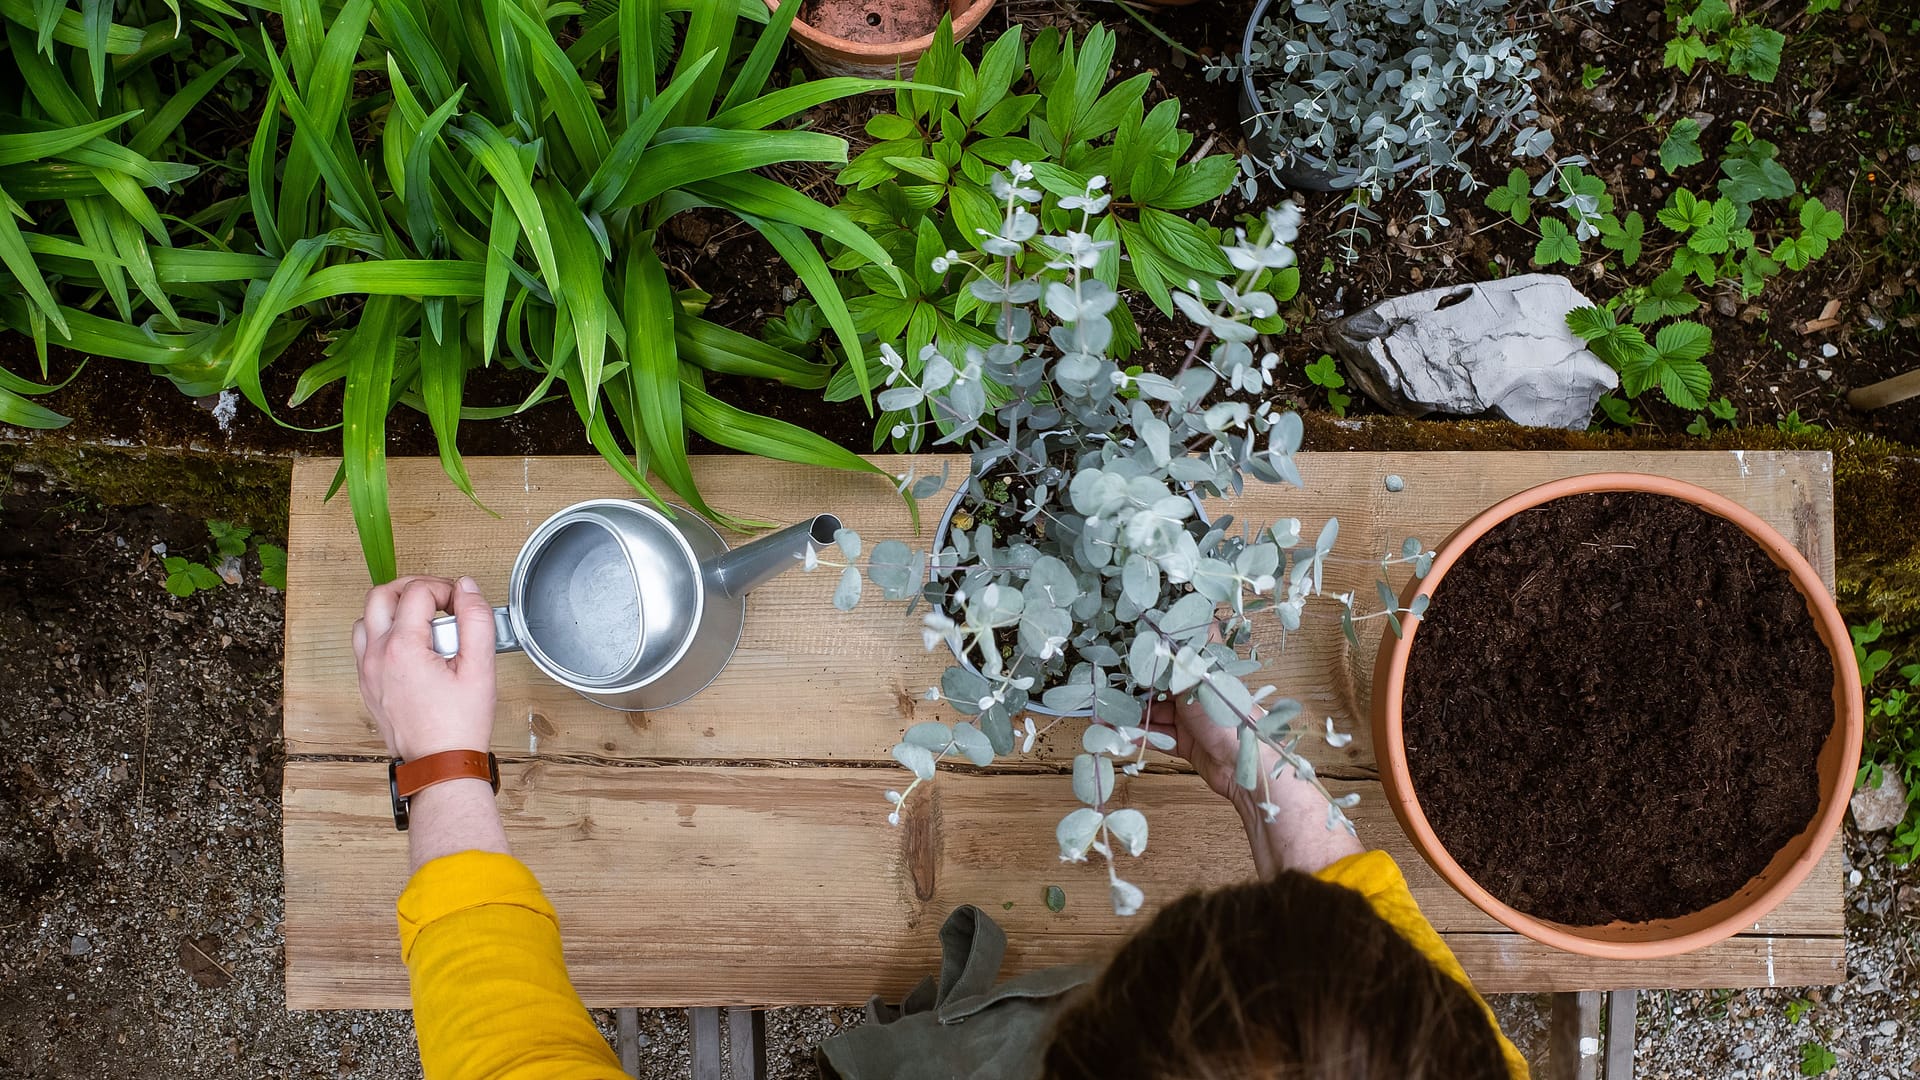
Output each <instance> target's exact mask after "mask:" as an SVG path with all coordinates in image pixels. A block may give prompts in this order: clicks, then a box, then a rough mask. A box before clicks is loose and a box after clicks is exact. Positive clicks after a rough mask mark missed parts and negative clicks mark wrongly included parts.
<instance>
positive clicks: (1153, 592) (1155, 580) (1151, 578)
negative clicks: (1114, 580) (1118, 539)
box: [1120, 552, 1160, 610]
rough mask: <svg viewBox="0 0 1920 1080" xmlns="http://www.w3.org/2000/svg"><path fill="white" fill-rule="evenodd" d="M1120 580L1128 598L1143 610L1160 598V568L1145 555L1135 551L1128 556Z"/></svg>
mask: <svg viewBox="0 0 1920 1080" xmlns="http://www.w3.org/2000/svg"><path fill="white" fill-rule="evenodd" d="M1120 581H1121V585H1122V588H1123V589H1124V590H1125V592H1126V596H1127V599H1129V600H1131V601H1133V603H1134V605H1135V606H1137V607H1139V608H1141V609H1142V610H1144V609H1146V608H1150V607H1152V606H1153V605H1154V604H1155V602H1157V601H1158V600H1159V599H1160V568H1159V567H1158V566H1157V565H1155V564H1154V562H1153V560H1152V559H1149V558H1147V557H1146V556H1145V555H1142V554H1140V553H1138V552H1135V553H1134V554H1131V555H1128V556H1127V561H1126V565H1125V566H1124V567H1123V568H1122V569H1121V574H1120Z"/></svg>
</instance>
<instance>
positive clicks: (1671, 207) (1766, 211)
mask: <svg viewBox="0 0 1920 1080" xmlns="http://www.w3.org/2000/svg"><path fill="white" fill-rule="evenodd" d="M1700 136H1701V129H1700V125H1699V123H1698V122H1697V121H1695V120H1693V119H1683V120H1680V121H1677V122H1676V123H1674V124H1673V125H1672V126H1671V127H1670V128H1669V129H1668V131H1667V134H1666V136H1665V138H1664V140H1663V142H1662V143H1661V146H1660V160H1661V163H1662V167H1663V168H1664V169H1665V170H1666V171H1667V172H1668V174H1669V175H1673V174H1676V173H1678V172H1680V171H1681V170H1683V169H1687V168H1690V167H1692V166H1696V165H1700V164H1702V163H1704V162H1705V161H1706V160H1707V155H1706V152H1705V151H1704V150H1703V149H1702V148H1701V145H1700ZM1778 155H1779V151H1778V148H1777V147H1775V146H1774V144H1773V143H1771V142H1768V141H1767V140H1765V139H1761V138H1758V137H1756V136H1755V135H1754V133H1753V131H1752V129H1751V128H1749V127H1748V126H1747V125H1746V124H1745V123H1743V122H1739V121H1736V122H1735V123H1734V124H1733V125H1732V134H1731V135H1730V137H1729V139H1728V142H1727V145H1726V148H1725V149H1724V151H1723V152H1722V153H1721V154H1720V157H1719V159H1718V161H1717V166H1718V168H1717V173H1718V178H1717V180H1716V182H1715V185H1714V188H1713V191H1711V192H1707V193H1705V194H1697V193H1696V192H1695V190H1694V189H1693V188H1690V187H1687V186H1679V187H1676V188H1675V190H1674V191H1673V193H1672V194H1671V195H1670V196H1669V197H1668V198H1667V200H1666V202H1665V204H1664V205H1662V206H1660V207H1658V208H1654V209H1652V221H1651V223H1650V222H1649V220H1648V215H1647V214H1645V213H1643V212H1642V211H1641V210H1638V209H1628V210H1626V211H1625V212H1624V213H1622V212H1620V211H1619V209H1618V208H1617V207H1616V206H1615V203H1614V198H1613V195H1612V194H1611V193H1609V192H1608V191H1607V188H1606V182H1605V181H1604V180H1602V179H1601V178H1600V177H1598V176H1595V175H1592V174H1590V173H1588V172H1586V170H1585V169H1584V168H1582V166H1583V165H1585V164H1586V162H1585V159H1584V158H1581V157H1579V156H1569V157H1564V158H1560V159H1559V160H1557V161H1555V162H1554V163H1553V164H1552V165H1551V166H1550V167H1549V168H1548V169H1547V171H1546V172H1544V173H1543V174H1542V175H1541V176H1539V177H1538V178H1534V177H1532V176H1530V175H1529V174H1528V173H1527V172H1526V170H1524V169H1521V168H1518V167H1516V168H1514V169H1512V170H1510V171H1509V172H1508V174H1507V179H1506V182H1505V183H1503V184H1500V185H1499V186H1497V187H1493V188H1490V189H1488V191H1487V193H1486V195H1485V196H1484V197H1483V202H1484V204H1485V205H1486V207H1487V208H1488V209H1490V210H1492V211H1494V212H1495V213H1497V214H1501V215H1504V216H1505V217H1506V218H1507V219H1508V220H1509V221H1510V222H1512V223H1513V224H1515V225H1519V226H1526V225H1527V224H1528V223H1529V222H1532V223H1533V224H1534V228H1535V229H1536V230H1537V232H1538V236H1539V240H1538V242H1537V243H1536V244H1535V245H1534V252H1533V262H1534V263H1535V264H1536V265H1538V266H1540V267H1541V268H1543V269H1550V268H1552V267H1554V266H1558V265H1565V266H1569V267H1578V266H1580V265H1582V264H1583V263H1584V262H1586V261H1588V259H1589V253H1588V250H1587V248H1586V247H1585V245H1587V244H1589V243H1591V242H1593V241H1596V240H1597V241H1598V243H1599V247H1600V248H1601V249H1602V254H1600V255H1599V256H1598V257H1599V258H1600V259H1602V260H1603V261H1604V262H1606V263H1607V264H1608V265H1607V267H1606V268H1607V269H1609V270H1612V269H1617V270H1618V271H1619V273H1620V274H1621V275H1622V276H1625V275H1627V273H1628V272H1629V271H1631V270H1633V269H1634V268H1636V267H1637V266H1639V265H1640V264H1641V263H1642V262H1643V261H1649V262H1653V263H1654V264H1655V265H1658V263H1659V261H1661V260H1664V261H1665V263H1666V265H1665V268H1664V269H1661V270H1659V271H1658V272H1656V273H1655V274H1654V275H1653V276H1652V278H1651V279H1642V282H1641V283H1635V284H1629V285H1627V286H1626V287H1625V288H1623V289H1621V290H1620V292H1619V293H1618V294H1616V295H1615V296H1613V297H1612V298H1609V299H1608V300H1606V301H1605V302H1604V303H1601V304H1598V305H1595V306H1592V307H1585V308H1578V309H1576V310H1574V311H1572V312H1569V313H1568V315H1567V325H1568V327H1569V328H1570V329H1571V330H1573V332H1574V333H1575V334H1577V335H1579V336H1580V337H1581V338H1582V339H1583V340H1585V341H1586V342H1587V346H1588V348H1590V349H1592V350H1593V351H1594V353H1595V354H1596V355H1598V356H1599V357H1600V358H1601V359H1602V360H1605V361H1606V362H1607V363H1608V364H1609V365H1611V366H1612V367H1613V368H1614V369H1615V370H1617V371H1619V372H1620V380H1621V385H1620V396H1618V397H1616V396H1614V395H1611V394H1610V395H1608V396H1606V397H1604V398H1602V399H1601V408H1602V411H1603V412H1604V413H1605V415H1606V416H1607V417H1608V419H1610V420H1612V421H1613V422H1615V423H1617V424H1621V425H1623V426H1624V425H1630V424H1633V423H1638V422H1640V420H1641V418H1640V416H1639V415H1638V414H1637V413H1635V412H1634V411H1633V408H1632V406H1631V405H1630V404H1629V402H1630V401H1631V400H1632V399H1634V398H1637V397H1639V396H1641V395H1642V394H1646V393H1648V392H1650V391H1653V390H1658V391H1659V392H1660V395H1661V396H1662V397H1664V398H1665V399H1666V400H1667V401H1668V402H1669V403H1671V404H1673V405H1674V406H1676V407H1678V408H1681V409H1685V410H1688V411H1693V412H1696V413H1699V412H1701V411H1702V410H1709V411H1713V412H1714V413H1715V414H1716V415H1717V416H1719V418H1720V419H1722V420H1730V419H1731V416H1730V415H1720V410H1719V409H1717V408H1712V407H1711V404H1710V403H1711V397H1710V395H1711V393H1712V386H1713V377H1712V374H1711V372H1710V371H1709V370H1708V369H1707V366H1706V364H1705V363H1703V362H1702V361H1703V359H1704V358H1705V357H1706V356H1707V354H1708V353H1709V352H1710V351H1711V350H1712V348H1713V333H1712V331H1711V330H1710V329H1709V328H1708V327H1707V326H1706V325H1705V324H1703V323H1701V322H1699V321H1697V320H1695V319H1690V318H1687V317H1686V316H1688V315H1690V314H1692V313H1693V312H1695V311H1697V310H1699V308H1700V307H1701V306H1702V301H1701V299H1700V297H1699V296H1698V295H1696V293H1695V291H1694V290H1695V289H1705V290H1724V291H1728V292H1732V293H1734V294H1737V295H1738V296H1739V297H1740V298H1741V299H1743V300H1753V299H1755V298H1757V297H1759V296H1760V295H1761V294H1762V293H1763V292H1764V290H1765V289H1766V286H1767V282H1769V281H1770V280H1772V279H1773V278H1775V277H1777V276H1779V275H1780V274H1781V273H1782V272H1783V271H1793V272H1796V273H1797V272H1800V271H1803V270H1805V269H1806V268H1807V267H1808V266H1809V265H1810V264H1812V263H1813V262H1814V261H1815V260H1817V259H1819V258H1821V257H1823V256H1824V255H1826V253H1827V250H1828V248H1829V247H1830V245H1831V244H1832V243H1833V241H1835V240H1838V239H1839V238H1840V236H1841V235H1842V233H1843V232H1844V231H1845V224H1846V222H1845V217H1844V215H1842V214H1840V213H1839V212H1837V211H1834V210H1829V209H1828V208H1827V207H1826V206H1825V204H1823V203H1821V202H1820V201H1819V200H1818V199H1815V198H1811V197H1808V196H1806V195H1803V194H1801V193H1800V192H1799V191H1798V189H1797V188H1796V186H1795V184H1794V181H1793V177H1792V176H1790V175H1789V174H1788V173H1787V171H1786V169H1785V168H1784V167H1782V166H1781V165H1780V163H1779V161H1778V160H1777V158H1778ZM1541 201H1545V202H1547V207H1546V208H1540V207H1536V205H1535V204H1536V202H1541ZM1781 202H1784V203H1785V207H1784V212H1783V211H1782V210H1781V209H1779V208H1778V206H1779V203H1781ZM1769 204H1771V205H1769ZM1551 210H1557V211H1560V214H1559V215H1558V216H1554V215H1552V214H1550V212H1549V211H1551ZM1650 224H1651V225H1655V226H1657V227H1658V231H1657V232H1655V231H1650V229H1649V225H1650ZM1763 229H1764V230H1765V231H1764V232H1763V231H1762V230H1763ZM1769 235H1770V236H1771V237H1772V242H1771V244H1769V243H1768V240H1767V237H1768V236H1769ZM1616 260H1617V265H1616V262H1615V261H1616ZM1721 400H1722V402H1724V400H1725V399H1724V398H1723V399H1721ZM1709 426H1710V425H1709V422H1708V421H1707V420H1706V418H1705V416H1704V415H1698V416H1696V418H1695V421H1694V423H1693V424H1691V425H1689V427H1688V430H1689V431H1690V432H1692V433H1694V434H1704V433H1705V432H1706V431H1707V430H1708V429H1709Z"/></svg>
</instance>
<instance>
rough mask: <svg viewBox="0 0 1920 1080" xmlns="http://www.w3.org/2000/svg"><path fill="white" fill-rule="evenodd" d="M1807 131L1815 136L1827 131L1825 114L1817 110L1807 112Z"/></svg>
mask: <svg viewBox="0 0 1920 1080" xmlns="http://www.w3.org/2000/svg"><path fill="white" fill-rule="evenodd" d="M1807 130H1808V131H1811V132H1813V133H1814V134H1815V135H1818V134H1820V133H1821V132H1823V131H1825V130H1827V114H1826V113H1825V112H1822V111H1821V110H1819V109H1810V110H1808V112H1807Z"/></svg>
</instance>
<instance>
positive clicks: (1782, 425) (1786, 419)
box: [1773, 409, 1820, 435]
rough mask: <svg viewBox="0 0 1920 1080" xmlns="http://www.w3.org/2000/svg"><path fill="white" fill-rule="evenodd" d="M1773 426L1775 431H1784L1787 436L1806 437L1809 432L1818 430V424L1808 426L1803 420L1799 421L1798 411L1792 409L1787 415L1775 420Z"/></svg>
mask: <svg viewBox="0 0 1920 1080" xmlns="http://www.w3.org/2000/svg"><path fill="white" fill-rule="evenodd" d="M1773 426H1774V427H1775V428H1776V429H1777V430H1780V431H1784V432H1786V433H1787V434H1789V435H1806V434H1808V433H1810V432H1815V431H1819V430H1820V426H1819V425H1818V424H1809V423H1807V422H1806V421H1805V420H1802V419H1800V410H1799V409H1794V410H1792V411H1791V412H1789V413H1787V415H1785V416H1783V417H1781V418H1780V419H1778V420H1775V421H1774V422H1773Z"/></svg>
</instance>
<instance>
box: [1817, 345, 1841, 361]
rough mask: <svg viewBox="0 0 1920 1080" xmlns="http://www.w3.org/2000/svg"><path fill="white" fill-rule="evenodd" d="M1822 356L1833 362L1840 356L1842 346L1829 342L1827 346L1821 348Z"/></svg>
mask: <svg viewBox="0 0 1920 1080" xmlns="http://www.w3.org/2000/svg"><path fill="white" fill-rule="evenodd" d="M1820 355H1821V356H1824V357H1826V358H1827V359H1829V360H1831V359H1833V358H1834V357H1836V356H1839V355H1840V346H1838V345H1835V344H1834V343H1833V342H1831V341H1829V342H1827V343H1826V344H1825V345H1822V346H1820Z"/></svg>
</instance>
